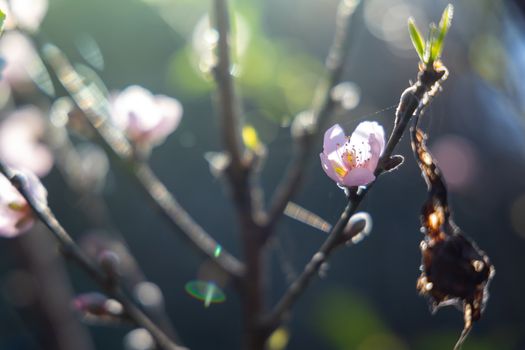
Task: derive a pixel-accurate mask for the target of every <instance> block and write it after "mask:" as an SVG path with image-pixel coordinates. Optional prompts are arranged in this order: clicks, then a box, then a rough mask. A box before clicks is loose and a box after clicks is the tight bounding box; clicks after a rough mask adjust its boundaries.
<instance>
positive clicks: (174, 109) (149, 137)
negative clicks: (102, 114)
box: [111, 85, 182, 147]
mask: <svg viewBox="0 0 525 350" xmlns="http://www.w3.org/2000/svg"><path fill="white" fill-rule="evenodd" d="M181 117H182V105H181V104H180V103H179V101H177V100H175V99H173V98H171V97H168V96H164V95H153V94H152V93H151V92H150V91H148V90H146V89H144V88H142V87H140V86H137V85H133V86H129V87H127V88H126V89H124V90H123V91H122V92H120V93H119V94H117V95H116V96H114V98H113V99H112V103H111V118H112V120H113V123H114V125H115V126H116V127H118V128H119V129H120V130H122V131H124V132H125V133H126V136H127V137H128V139H130V140H131V141H133V142H134V143H136V144H138V145H141V146H148V147H152V146H156V145H159V144H161V143H163V142H164V140H165V139H166V137H167V136H168V135H169V134H171V133H172V132H173V131H174V130H175V129H176V128H177V126H178V125H179V122H180V119H181Z"/></svg>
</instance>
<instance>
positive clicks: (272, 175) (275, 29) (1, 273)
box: [0, 0, 525, 350]
mask: <svg viewBox="0 0 525 350" xmlns="http://www.w3.org/2000/svg"><path fill="white" fill-rule="evenodd" d="M363 1H364V3H363V4H362V5H361V6H363V8H362V10H358V12H357V14H356V15H355V16H354V18H353V20H354V21H356V30H357V32H356V35H355V38H356V40H355V42H353V44H352V52H351V54H350V58H349V62H348V69H347V70H346V72H345V79H347V80H348V81H351V82H353V83H355V85H356V86H357V88H356V89H354V90H353V91H354V95H353V96H354V99H356V101H355V102H358V104H357V105H356V106H355V108H354V109H352V110H351V111H348V112H347V113H344V115H340V116H338V117H337V122H339V123H340V124H341V125H342V126H343V127H344V128H345V129H346V130H347V131H348V132H350V131H351V130H352V129H353V128H354V127H355V126H356V125H357V124H358V123H359V122H360V121H362V120H377V121H379V122H380V123H381V124H382V125H383V126H384V127H385V129H387V130H388V131H389V130H390V128H391V126H392V121H393V115H394V108H395V105H396V104H397V102H398V100H399V96H400V94H401V92H402V91H403V90H404V89H405V88H406V87H407V86H408V84H409V80H410V79H414V78H415V75H416V73H417V55H416V53H415V51H414V49H413V48H412V45H411V43H410V39H409V36H408V32H407V28H406V22H407V18H408V17H409V16H413V17H414V18H415V19H416V21H417V23H418V24H419V27H420V28H421V29H423V30H424V29H426V25H427V24H428V23H430V22H431V21H435V22H437V21H438V20H439V16H440V15H441V11H442V10H443V9H444V7H445V6H446V4H447V2H446V1H441V0H440V1H430V0H426V1H414V0H412V1H411V0H363ZM337 4H338V1H336V0H324V1H315V0H286V1H282V0H281V1H279V0H267V1H255V0H237V1H233V8H234V10H235V13H236V17H235V21H234V22H235V23H234V24H235V29H236V32H237V38H238V40H237V41H236V42H235V47H236V52H237V60H236V67H235V74H236V75H237V76H238V86H239V91H240V94H241V95H242V100H243V104H244V116H245V118H246V120H247V121H248V122H249V123H250V124H252V125H253V126H254V127H255V128H256V130H257V132H258V134H259V137H260V139H261V140H262V142H264V143H265V144H266V145H267V147H268V160H267V162H266V164H265V167H264V170H263V172H262V176H261V181H262V185H263V188H264V190H265V191H266V197H267V199H268V198H270V197H271V193H272V192H273V190H274V189H275V187H276V185H277V184H278V181H279V179H280V177H281V175H282V174H283V169H284V167H285V165H286V164H287V162H288V160H289V159H290V156H291V154H292V139H291V136H290V131H289V124H290V121H291V120H292V119H293V117H294V116H295V115H296V114H297V113H299V112H301V111H303V110H305V109H307V108H309V106H310V104H311V101H312V97H313V93H314V89H315V86H316V83H317V81H318V79H319V76H320V74H321V73H322V72H323V61H324V58H325V56H326V53H327V51H328V48H329V46H330V44H331V42H332V35H333V32H334V18H335V13H336V8H337ZM453 4H454V6H455V13H454V20H453V24H452V28H451V30H450V32H449V36H448V37H447V40H446V43H445V49H444V54H443V62H444V64H445V65H446V66H447V67H448V69H449V71H450V76H449V78H448V80H447V81H446V82H445V84H444V90H443V92H442V93H441V94H440V95H439V96H438V97H437V98H436V99H435V100H434V102H433V103H432V106H431V108H430V109H429V110H428V112H427V114H426V115H425V117H424V121H423V123H424V126H425V128H426V130H428V133H429V137H430V139H429V144H430V146H431V149H432V150H433V151H434V152H435V154H436V157H437V158H438V161H439V162H440V164H441V166H442V168H443V172H444V174H445V177H446V179H447V182H448V183H449V187H450V197H451V205H452V209H453V211H454V218H455V220H456V222H457V223H458V225H459V226H460V227H461V228H462V229H463V230H464V231H465V232H466V233H467V234H468V235H469V236H470V237H472V238H473V239H474V240H476V242H478V244H479V246H480V247H481V248H482V249H483V250H484V251H485V252H486V253H487V254H488V255H489V256H490V258H491V260H492V262H493V264H494V265H495V267H496V271H497V272H496V276H495V278H494V280H493V282H492V285H491V288H490V294H491V295H490V300H489V302H488V306H487V308H486V312H485V314H484V316H483V318H482V320H481V321H480V322H478V323H477V324H476V325H475V328H474V330H473V332H472V334H471V335H470V337H469V339H468V340H467V342H466V344H465V346H464V349H465V350H469V349H478V350H482V349H501V350H518V349H525V321H524V314H525V305H524V302H523V298H524V295H525V280H524V278H523V276H524V274H523V271H522V268H523V267H525V132H524V128H523V126H524V117H525V103H524V101H525V85H524V84H523V82H522V77H523V74H524V72H525V21H524V6H523V3H521V1H518V0H516V1H515V2H512V1H508V2H505V1H494V0H459V1H453ZM209 8H210V3H209V1H203V0H144V1H139V0H111V1H107V0H91V1H82V0H50V8H49V12H48V14H47V16H46V18H45V20H44V22H43V24H42V28H41V33H40V34H41V36H42V37H43V38H45V40H49V41H51V42H53V43H54V44H56V45H57V46H58V47H60V48H61V49H63V50H64V52H65V53H66V54H67V55H68V56H69V57H70V58H71V60H72V61H73V62H82V61H83V58H82V57H81V56H80V54H79V52H78V49H77V45H76V44H75V43H78V41H79V38H81V37H85V36H86V35H88V36H89V37H91V38H93V39H94V41H95V42H96V43H97V44H98V46H99V47H100V50H101V52H102V55H103V58H104V63H105V65H104V69H103V70H102V71H101V72H99V75H100V76H101V78H102V79H103V81H104V83H105V85H106V86H107V87H108V89H109V90H119V89H123V88H124V87H126V86H128V85H132V84H138V85H141V86H144V87H145V88H147V89H149V90H151V91H152V92H154V93H157V94H158V93H163V94H166V95H170V96H173V97H175V98H177V99H178V100H179V101H181V103H182V105H183V106H184V116H183V119H182V121H181V125H180V126H179V128H178V129H177V130H176V131H175V132H174V133H173V134H172V135H171V136H170V137H169V138H168V139H167V141H166V142H165V143H164V144H163V145H162V146H159V147H158V148H156V149H155V150H154V151H153V153H152V155H151V159H150V163H151V165H152V167H153V168H154V169H155V171H156V172H157V173H158V175H159V177H160V178H161V179H162V180H163V181H164V182H165V184H166V186H167V187H168V188H169V189H170V190H171V191H172V192H173V193H174V194H175V195H176V196H177V198H178V199H179V200H180V202H181V203H182V204H183V205H184V206H185V207H186V209H187V210H188V211H189V212H190V213H191V214H192V215H193V216H194V217H195V218H196V219H197V220H198V221H199V222H200V223H201V224H202V226H203V227H204V228H206V229H207V230H208V231H209V232H210V233H211V234H212V235H213V236H214V237H215V238H216V239H217V240H218V241H219V242H221V244H222V245H223V246H224V247H225V248H227V249H228V250H230V251H232V252H233V253H234V254H235V255H237V256H241V254H240V250H239V243H238V232H237V229H236V226H235V218H234V213H233V210H232V206H231V204H230V202H229V200H228V195H227V192H226V191H225V189H224V186H223V183H222V182H221V181H220V180H218V179H217V178H215V177H214V176H213V175H212V174H211V173H210V171H209V164H208V162H207V161H206V159H205V158H204V155H205V154H206V153H207V152H212V151H220V149H221V145H220V140H219V139H218V133H217V118H216V113H215V112H214V110H213V98H212V96H213V89H214V85H213V83H212V81H211V79H210V76H209V71H208V69H209V58H208V57H207V54H208V53H207V52H206V47H207V46H206V28H205V26H206V25H205V23H206V21H205V20H203V18H204V17H203V16H205V14H206V13H207V11H208V9H209ZM56 88H57V95H58V96H61V95H63V94H64V93H63V91H62V90H60V89H59V88H58V86H57V87H56ZM334 121H335V120H334ZM318 149H319V151H321V144H319V147H318ZM397 152H398V153H399V154H402V155H404V156H405V157H406V162H405V164H404V165H403V166H402V167H401V169H400V170H398V171H396V172H394V173H392V174H387V175H385V176H384V177H382V178H381V179H380V180H379V181H378V183H377V185H376V186H375V187H374V189H373V191H371V193H370V194H369V196H368V198H367V200H366V201H365V202H364V205H363V206H362V209H363V210H365V211H367V212H369V213H370V214H371V216H372V218H373V231H372V234H371V236H370V237H368V238H367V239H366V240H365V241H363V242H362V243H360V244H359V245H357V246H355V247H352V248H348V249H344V250H341V251H338V252H337V253H336V254H335V256H334V257H333V258H332V259H331V260H330V264H329V269H328V271H327V273H326V275H325V276H324V277H323V278H322V279H321V280H319V279H318V280H316V281H315V282H314V283H313V284H312V285H311V286H310V288H309V289H308V291H307V292H306V293H305V294H304V296H303V297H302V298H301V299H300V301H299V302H298V303H297V305H296V306H295V308H294V314H293V318H292V320H291V323H290V324H289V328H288V331H289V334H290V341H289V344H288V347H287V349H341V350H342V349H358V350H407V349H436V350H437V349H451V348H452V347H453V344H454V341H455V339H456V338H457V336H458V335H459V333H460V331H461V328H462V326H463V324H462V323H463V321H462V315H461V313H460V312H458V311H457V310H456V309H454V308H444V309H442V310H440V311H439V312H438V313H437V314H435V315H431V313H430V312H429V307H428V304H427V302H426V300H424V299H423V298H421V297H419V296H418V295H417V292H416V289H415V282H416V279H417V277H418V275H419V265H420V253H419V242H420V240H421V239H422V235H421V234H420V232H419V210H420V206H421V204H422V203H423V200H424V199H425V185H424V182H423V180H422V179H421V177H420V174H419V169H418V168H417V166H416V164H415V163H414V162H413V159H412V154H411V151H410V148H409V144H408V140H407V138H404V139H403V141H402V142H401V144H400V145H399V148H398V150H397ZM44 183H45V185H46V186H47V188H48V190H49V201H50V205H51V207H52V208H53V210H54V211H55V212H56V214H57V216H58V217H59V219H61V220H62V222H63V224H64V226H66V228H68V229H69V230H70V231H71V232H72V233H74V235H75V237H76V238H79V239H80V238H81V237H82V236H84V235H86V233H87V232H89V231H91V230H92V229H93V228H94V227H93V223H92V222H90V220H89V219H87V217H86V209H85V205H84V204H85V203H82V202H81V200H79V198H78V194H77V193H76V192H75V191H73V190H70V189H69V188H68V187H67V186H65V184H64V178H63V176H62V175H61V173H60V172H58V171H56V170H54V171H52V172H51V173H50V174H49V175H48V176H47V177H46V178H45V179H44ZM103 197H104V198H105V200H106V201H107V203H108V208H109V213H110V215H111V217H112V219H113V222H114V224H115V226H116V228H118V230H119V231H120V232H121V233H122V234H123V236H124V237H125V239H126V240H127V242H128V244H129V249H130V251H131V252H132V253H133V255H134V256H135V258H136V259H137V261H138V262H139V264H140V265H141V267H142V269H143V272H144V274H145V275H146V276H147V279H148V280H150V281H152V282H154V283H155V284H157V285H158V286H159V287H160V288H161V289H162V291H163V293H164V297H165V308H166V310H167V312H168V314H169V316H170V318H171V319H172V321H173V324H174V327H175V329H176V330H177V332H178V333H179V335H180V338H181V339H182V341H183V343H184V344H185V345H187V346H188V347H190V348H191V349H237V348H239V346H240V338H239V334H240V329H241V328H240V327H241V324H240V305H239V298H238V297H237V296H236V294H235V291H234V289H233V288H232V287H231V286H228V285H226V286H225V287H224V291H225V293H226V297H227V300H226V302H224V303H221V304H213V305H212V306H210V307H209V308H205V307H204V306H203V304H202V302H200V301H198V300H196V299H194V298H192V297H190V296H189V295H188V294H187V293H186V292H185V290H184V285H185V283H187V282H188V281H190V280H195V279H197V278H199V271H200V269H201V267H202V263H203V261H201V260H200V259H199V258H197V257H196V256H195V255H194V254H193V252H192V251H191V250H190V249H188V247H187V245H186V243H185V242H183V241H182V240H181V239H178V238H176V237H174V235H172V234H171V232H170V227H169V226H168V225H167V224H166V223H165V222H164V221H163V219H162V218H160V217H159V216H158V215H157V213H156V212H155V211H154V210H153V209H152V208H151V207H150V205H149V203H148V202H147V201H146V200H145V198H144V196H143V195H142V193H140V192H139V191H138V190H137V189H136V188H135V186H134V183H133V182H132V181H131V180H130V179H129V177H128V175H127V174H126V172H125V171H124V170H123V169H121V168H119V167H116V166H115V167H111V170H110V173H109V175H108V179H107V183H106V185H105V187H104V189H103ZM295 202H296V203H298V204H300V205H301V206H303V207H305V208H307V209H308V210H311V211H312V212H314V213H316V214H317V215H319V216H321V217H323V218H325V219H326V220H327V221H329V222H335V220H336V219H337V217H338V216H339V214H340V212H341V210H342V209H343V207H344V205H345V197H344V195H343V192H342V191H341V190H340V189H339V188H337V186H335V184H334V183H333V182H332V181H331V180H330V179H329V178H328V177H326V176H325V174H324V173H323V171H322V169H321V167H320V164H319V161H318V160H317V157H316V155H313V157H312V162H311V163H310V166H308V168H307V175H306V181H305V183H304V187H303V190H302V191H301V192H300V194H299V195H298V196H297V197H296V198H295ZM31 234H42V230H39V229H38V228H37V229H35V231H34V232H32V233H31ZM44 234H45V233H44ZM324 237H325V234H324V233H323V232H321V231H317V230H316V229H314V228H311V227H309V226H307V225H304V224H303V223H300V222H297V221H294V220H292V219H289V218H284V219H283V220H282V222H281V224H280V226H279V233H278V240H277V241H276V242H275V243H274V244H273V245H272V248H271V260H272V265H271V269H270V270H269V271H268V273H269V276H270V281H269V284H268V288H267V295H268V300H269V301H270V302H272V303H273V302H275V301H276V300H277V299H278V298H279V296H280V295H281V294H282V293H283V291H284V290H285V288H286V285H287V281H286V276H287V274H292V275H293V273H295V272H300V271H301V270H302V268H303V266H304V264H305V263H306V262H307V261H308V260H309V258H310V257H311V255H312V254H313V253H314V252H315V250H316V248H317V247H319V245H320V244H321V242H322V241H323V240H324ZM0 250H1V262H2V263H1V267H0V287H1V288H2V298H0V310H1V311H0V348H1V349H40V348H45V347H42V346H40V345H38V341H39V339H41V338H42V337H40V336H39V333H41V332H44V330H43V329H42V328H40V327H41V326H40V325H41V324H42V323H41V322H39V320H38V319H35V317H34V316H32V314H30V313H28V312H27V309H28V308H29V307H28V305H30V304H31V303H30V302H26V303H22V304H23V305H25V306H20V304H19V303H17V302H16V301H17V300H18V299H19V298H18V299H17V298H16V297H13V294H14V295H15V296H16V295H18V293H19V290H18V289H16V288H19V287H16V288H15V289H14V290H13V287H12V284H13V283H14V282H13V278H15V277H17V276H18V278H19V277H20V276H19V275H16V276H15V277H13V274H16V273H20V272H21V271H23V269H24V266H23V261H22V259H21V258H20V254H19V251H18V250H17V249H16V242H14V241H10V240H2V241H1V242H0ZM283 263H284V264H283ZM283 265H284V266H286V271H283ZM68 271H69V276H70V277H71V283H72V285H73V287H74V290H75V292H76V293H80V292H86V291H91V290H96V289H97V288H96V286H95V285H93V284H92V283H91V282H90V281H89V280H88V279H87V278H86V276H85V275H84V274H83V272H82V271H80V270H78V269H77V268H75V267H68ZM15 286H17V285H16V284H15ZM24 300H25V299H24ZM29 300H31V299H29ZM64 303H67V300H64ZM238 316H239V317H238ZM130 330H131V328H129V327H125V326H124V327H115V326H113V327H101V326H94V327H90V328H89V334H90V336H91V337H92V339H93V341H94V344H95V348H96V349H122V348H124V345H123V342H122V338H123V337H124V336H125V335H126V334H127V333H128V332H129V331H130Z"/></svg>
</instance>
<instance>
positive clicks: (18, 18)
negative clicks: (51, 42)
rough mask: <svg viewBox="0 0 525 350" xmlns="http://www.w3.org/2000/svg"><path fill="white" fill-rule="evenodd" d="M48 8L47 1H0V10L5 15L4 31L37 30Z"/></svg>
mask: <svg viewBox="0 0 525 350" xmlns="http://www.w3.org/2000/svg"><path fill="white" fill-rule="evenodd" d="M48 7H49V2H48V0H9V1H6V0H0V9H1V10H2V11H3V12H4V13H5V14H6V24H5V25H6V29H13V28H15V27H19V28H21V29H25V30H29V31H36V30H38V27H40V24H41V23H42V20H43V19H44V17H45V15H46V13H47V9H48Z"/></svg>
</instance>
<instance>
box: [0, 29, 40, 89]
mask: <svg viewBox="0 0 525 350" xmlns="http://www.w3.org/2000/svg"><path fill="white" fill-rule="evenodd" d="M0 56H1V57H2V58H3V59H5V61H6V66H5V68H4V70H3V71H2V77H3V78H4V79H6V80H7V81H8V82H9V83H10V84H11V85H19V84H24V83H26V84H27V83H30V82H31V81H32V80H31V77H30V75H29V73H28V70H29V69H30V68H31V67H34V66H35V62H39V58H38V53H37V52H36V50H35V48H34V46H33V44H31V41H30V40H29V39H28V38H27V36H25V35H24V34H22V33H20V32H18V31H12V32H7V33H4V34H3V36H2V38H1V39H0ZM31 84H32V83H31Z"/></svg>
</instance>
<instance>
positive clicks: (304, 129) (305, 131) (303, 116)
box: [290, 111, 317, 139]
mask: <svg viewBox="0 0 525 350" xmlns="http://www.w3.org/2000/svg"><path fill="white" fill-rule="evenodd" d="M316 126H317V121H316V119H315V115H314V113H313V112H312V111H303V112H301V113H299V114H298V115H297V116H296V117H295V118H294V120H293V122H292V126H291V128H290V131H291V133H292V137H293V138H294V139H300V138H302V137H304V136H305V135H309V134H313V133H314V132H315V128H316Z"/></svg>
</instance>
